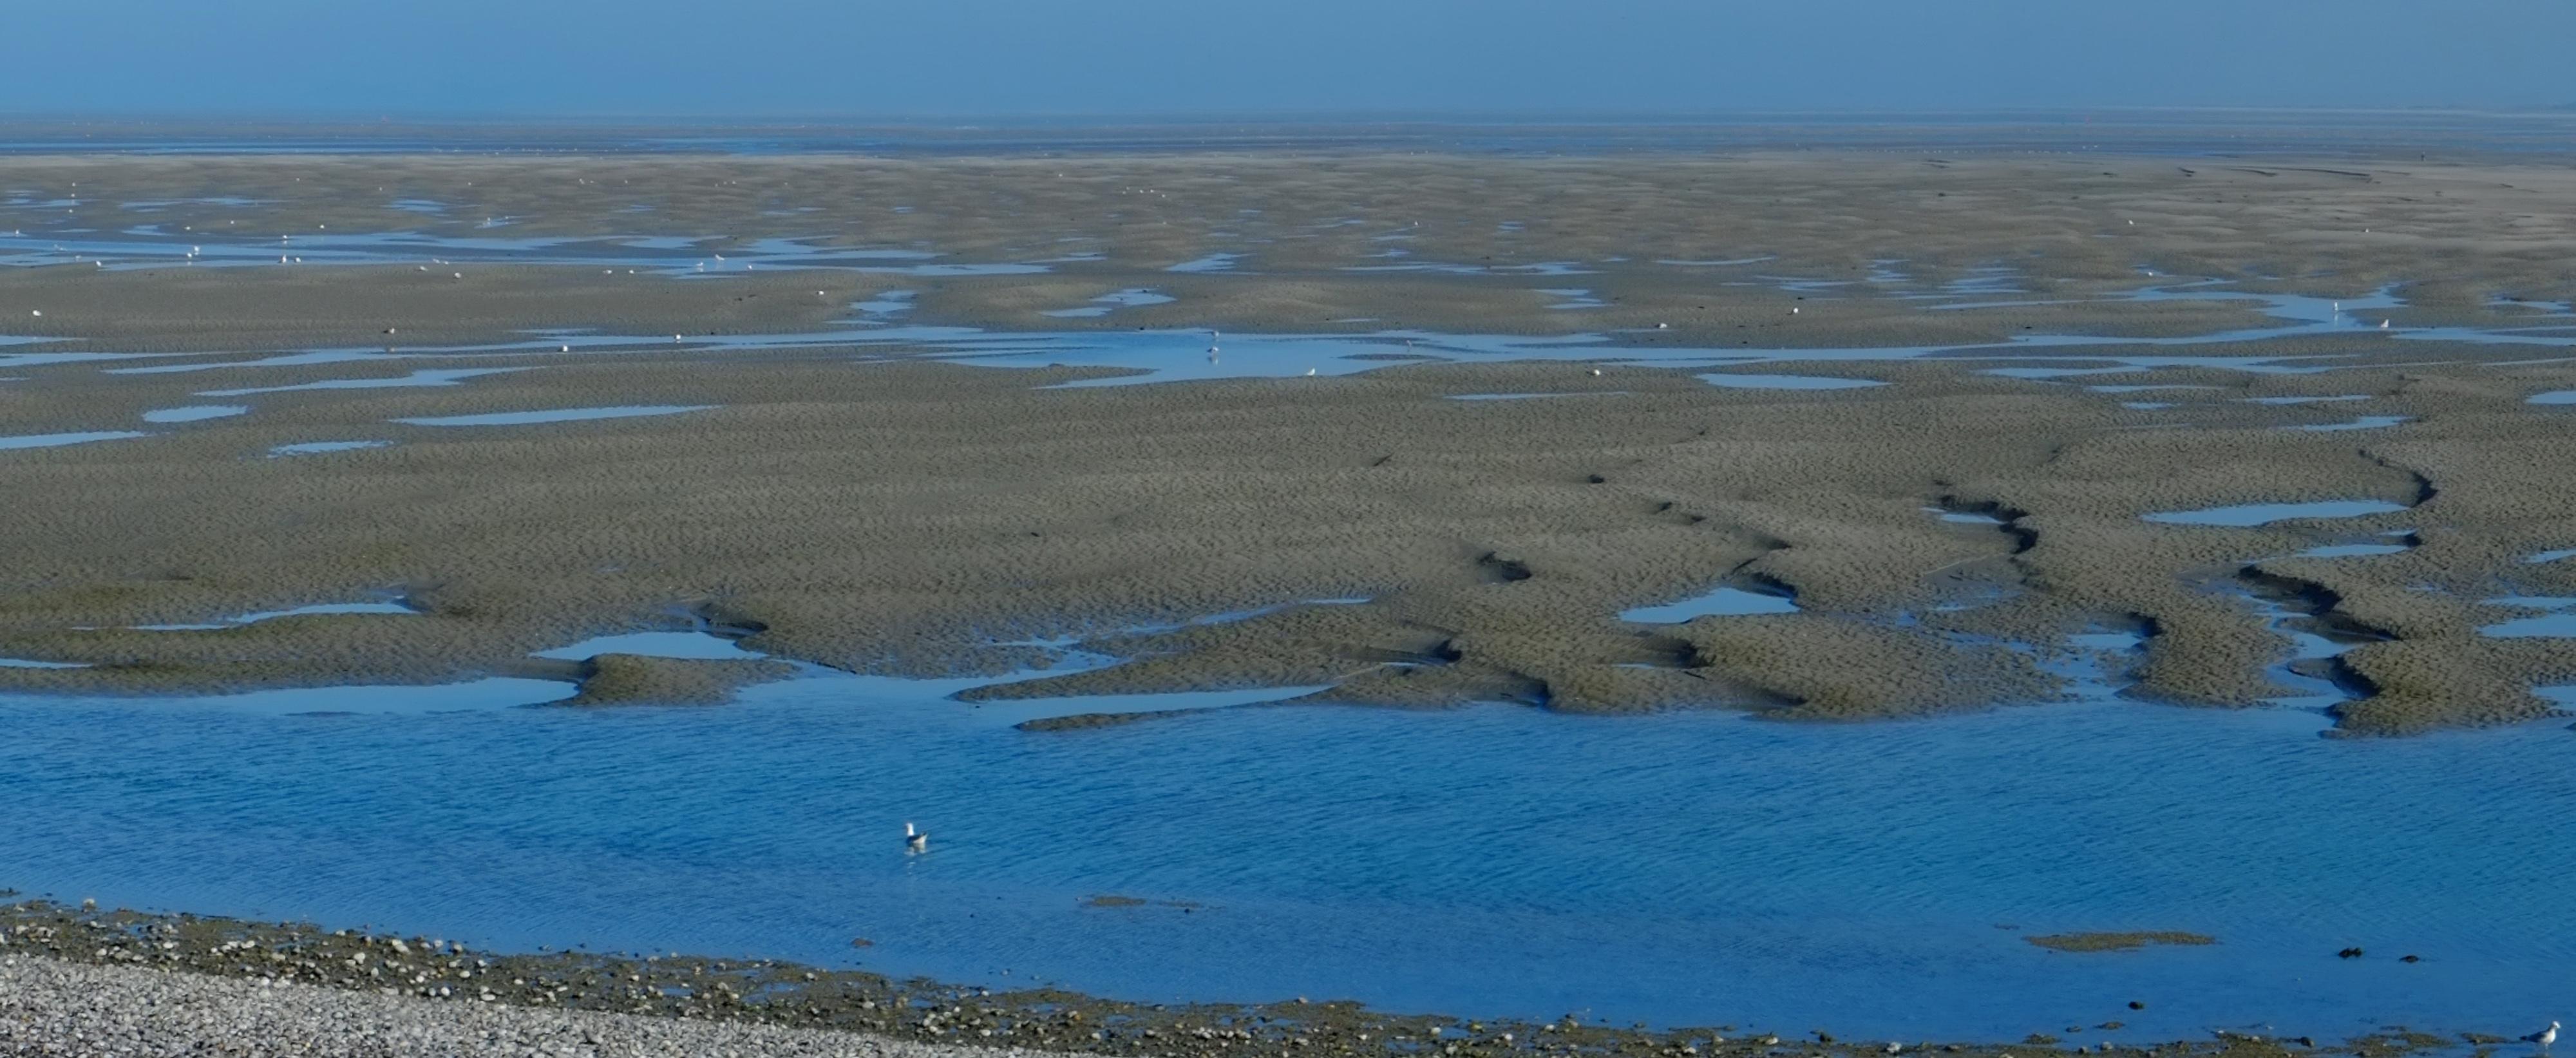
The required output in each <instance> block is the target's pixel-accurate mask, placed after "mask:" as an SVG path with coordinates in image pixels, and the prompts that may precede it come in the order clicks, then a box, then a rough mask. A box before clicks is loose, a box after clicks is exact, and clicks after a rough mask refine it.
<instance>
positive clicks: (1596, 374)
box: [1592, 367, 1601, 378]
mask: <svg viewBox="0 0 2576 1058" xmlns="http://www.w3.org/2000/svg"><path fill="white" fill-rule="evenodd" d="M1592 377H1594V378H1599V377H1601V369H1600V368H1597V367H1596V368H1593V369H1592Z"/></svg>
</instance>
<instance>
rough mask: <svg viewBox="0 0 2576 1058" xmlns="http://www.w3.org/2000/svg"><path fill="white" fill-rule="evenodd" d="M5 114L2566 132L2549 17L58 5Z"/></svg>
mask: <svg viewBox="0 0 2576 1058" xmlns="http://www.w3.org/2000/svg"><path fill="white" fill-rule="evenodd" d="M10 7H11V8H13V10H11V11H10V14H9V18H8V19H7V22H8V24H9V32H10V35H11V37H12V38H13V40H12V43H11V46H10V47H9V48H8V52H7V55H6V58H5V61H4V62H0V109H5V110H8V111H12V112H17V113H71V114H83V113H87V114H208V113H213V114H234V115H283V116H293V115H311V116H325V115H327V116H369V117H372V116H376V115H379V114H382V115H393V116H405V117H431V116H476V115H516V116H654V115H662V116H720V115H778V116H850V117H903V116H922V117H951V116H993V117H1005V116H1034V115H1157V114H1280V113H1465V112H1476V113H1522V114H1571V113H1586V112H1589V113H1612V112H1616V113H1706V112H1719V111H1741V110H1885V109H1903V110H1956V109H1996V108H2021V107H2052V108H2086V107H2107V106H2300V107H2392V106H2470V107H2521V106H2555V105H2564V104H2570V103H2576V76H2570V75H2569V74H2568V73H2566V70H2568V69H2569V68H2570V67H2571V65H2576V63H2571V62H2570V60H2569V58H2568V53H2567V51H2566V49H2567V47H2568V42H2569V41H2570V40H2576V3H2571V2H2568V0H2438V2H2437V0H2334V2H2325V0H2132V2H2128V3H2108V2H2097V0H1748V2H1724V0H1701V2H1681V0H1587V2H1574V0H1081V2H1073V0H921V2H910V3H891V2H870V0H840V2H826V0H438V2H434V3H433V2H425V0H54V2H39V0H26V2H23V3H18V4H12V5H10Z"/></svg>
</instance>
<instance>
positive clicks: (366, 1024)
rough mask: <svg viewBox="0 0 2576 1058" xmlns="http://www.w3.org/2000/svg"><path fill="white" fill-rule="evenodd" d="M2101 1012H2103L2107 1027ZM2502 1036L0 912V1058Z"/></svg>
mask: <svg viewBox="0 0 2576 1058" xmlns="http://www.w3.org/2000/svg"><path fill="white" fill-rule="evenodd" d="M2116 1027H2117V1023H2109V1024H2106V1025H2105V1026H2101V1028H2104V1029H2116ZM2497 1042H2501V1041H2500V1038H2498V1037H2492V1036H2485V1035H2480V1034H2475V1033H2469V1034H2463V1035H2461V1036H2459V1037H2456V1038H2452V1037H2443V1036H2434V1035H2429V1034H2425V1033H2421V1032H2411V1031H2407V1030H2403V1029H2386V1030H2382V1031H2381V1032H2379V1033H2375V1034H2371V1035H2366V1036H2357V1037H2354V1038H2352V1039H2349V1040H2345V1041H2341V1042H2340V1043H2336V1042H2330V1041H2324V1040H2319V1039H2315V1038H2312V1037H2290V1038H2265V1037H2259V1036H2253V1035H2244V1034H2237V1033H2227V1032H2219V1033H2214V1034H2213V1038H2212V1039H2209V1040H2175V1041H2168V1042H2161V1043H2151V1044H2127V1045H2117V1044H2111V1043H2103V1044H2100V1045H2098V1046H2087V1045H2084V1044H2082V1043H2080V1042H2078V1041H2075V1040H2063V1041H2061V1040H2060V1039H2058V1038H2056V1037H2054V1036H2043V1035H2033V1036H2031V1037H2028V1038H2026V1039H2024V1040H2022V1041H2020V1042H2018V1043H1991V1042H1989V1043H1958V1042H1953V1043H1934V1042H1924V1041H1902V1040H1900V1041H1892V1042H1891V1041H1885V1040H1875V1039H1871V1040H1849V1039H1838V1038H1836V1037H1835V1036H1834V1035H1833V1034H1832V1033H1831V1032H1830V1031H1827V1030H1817V1031H1813V1032H1810V1033H1808V1034H1806V1035H1804V1036H1799V1037H1782V1036H1779V1035H1776V1034H1773V1033H1771V1032H1768V1031H1758V1030H1757V1031H1748V1032H1743V1033H1741V1034H1739V1033H1738V1032H1737V1030H1736V1028H1735V1027H1734V1026H1732V1025H1721V1026H1714V1027H1671V1028H1663V1029H1654V1030H1648V1029H1642V1028H1614V1027H1610V1026H1608V1025H1605V1024H1585V1023H1581V1022H1578V1021H1577V1020H1575V1018H1574V1016H1573V1015H1571V1014H1569V1015H1567V1016H1566V1018H1565V1019H1563V1020H1561V1021H1556V1022H1526V1021H1514V1020H1468V1019H1463V1018H1452V1017H1444V1016H1437V1015H1405V1014H1388V1013H1381V1012H1376V1011H1371V1010H1368V1009H1366V1008H1364V1007H1362V1006H1360V1005H1359V1004H1356V1003H1351V1002H1344V1001H1325V1002H1308V1001H1306V999H1305V998H1303V997H1300V998H1298V999H1295V1000H1292V1001H1288V1002H1281V1003H1272V1004H1266V1005H1257V1006H1256V1005H1236V1004H1186V1005H1179V1004H1152V1003H1134V1002H1125V1001H1119V1000H1106V999H1098V998H1094V997H1089V996H1084V995H1081V994H1078V993H1073V992H1066V991H1061V990H1054V989H1039V990H1030V991H1019V992H994V991H992V990H990V989H986V988H982V987H976V986H961V985H944V984H939V983H936V982H932V981H928V980H923V979H914V980H910V981H902V982H897V981H893V980H891V979H889V978H886V977H883V976H880V975H877V974H872V973H866V972H863V971H831V970H821V969H814V968H809V967H805V966H802V965H799V964H795V963H786V962H776V961H770V960H748V961H746V960H739V959H715V958H707V957H699V956H688V955H680V954H676V953H674V954H671V955H667V956H641V957H633V956H618V955H607V954H596V953H587V952H580V953H565V952H555V953H543V954H537V955H528V954H501V953H492V952H484V951H476V950H469V949H468V948H466V947H465V946H463V945H460V944H455V943H452V942H446V941H441V940H437V939H433V938H426V937H394V936H390V935H376V934H368V933H363V932H359V931H353V930H333V931H325V930H322V929H320V928H319V927H316V926H310V925H298V924H293V923H277V924H271V923H266V922H251V921H245V920H238V919H228V918H215V917H202V916H194V915H184V914H181V915H156V914H144V913H139V912H133V911H126V910H105V911H102V910H98V909H95V908H91V907H86V906H84V907H72V906H69V905H64V904H59V903H54V902H51V901H44V900H22V901H20V902H17V903H13V904H8V905H0V1054H9V1055H18V1054H75V1053H77V1054H88V1053H111V1052H112V1053H183V1052H184V1053H199V1052H200V1051H202V1050H203V1049H204V1048H205V1047H206V1046H207V1045H209V1044H210V1043H211V1044H215V1045H218V1046H219V1049H220V1050H221V1051H222V1053H227V1054H287V1053H292V1054H321V1055H337V1054H352V1055H355V1054H385V1053H431V1052H435V1053H442V1054H477V1055H479V1054H508V1055H525V1054H550V1055H551V1054H581V1055H630V1054H633V1055H641V1054H745V1055H768V1054H799V1055H805V1054H820V1055H872V1056H876V1055H892V1056H899V1058H934V1056H952V1055H958V1054H961V1053H967V1052H971V1053H974V1054H979V1055H987V1054H996V1053H1004V1054H1051V1053H1078V1054H1111V1055H1190V1056H1239V1058H1268V1056H1272V1055H1312V1054H1318V1053H1332V1054H1340V1055H1352V1054H1372V1053H1377V1054H1390V1055H1424V1054H1439V1055H1443V1056H1455V1055H1519V1054H1547V1055H1578V1054H1581V1055H1640V1056H1642V1055H1659V1056H1668V1058H1670V1056H1679V1058H1697V1056H1701V1055H1708V1056H1712V1058H1720V1056H1722V1058H1780V1056H1789V1055H1804V1056H1808V1058H1827V1056H1832V1058H1858V1056H1860V1055H1887V1054H1901V1053H1909V1052H1913V1051H1918V1050H1929V1051H1937V1052H1939V1053H1942V1054H1955V1055H1966V1056H2007V1055H2009V1054H2012V1053H2015V1052H2019V1053H2025V1054H2027V1053H2031V1052H2033V1051H2040V1052H2054V1053H2069V1052H2071V1053H2077V1054H2086V1053H2100V1054H2104V1055H2112V1054H2119V1055H2155V1056H2158V1058H2187V1056H2203V1055H2207V1056H2225V1058H2273V1056H2287V1055H2298V1054H2308V1053H2323V1052H2325V1051H2330V1050H2338V1049H2339V1050H2341V1051H2347V1052H2350V1053H2352V1054H2354V1055H2356V1056H2358V1058H2395V1056H2399V1055H2407V1054H2415V1053H2422V1052H2430V1051H2435V1050H2447V1049H2452V1048H2455V1047H2457V1046H2458V1045H2459V1044H2461V1043H2466V1044H2469V1045H2472V1046H2476V1047H2479V1048H2481V1050H2480V1051H2479V1053H2481V1054H2483V1053H2485V1051H2484V1050H2483V1048H2485V1047H2487V1046H2488V1045H2491V1044H2494V1043H2497Z"/></svg>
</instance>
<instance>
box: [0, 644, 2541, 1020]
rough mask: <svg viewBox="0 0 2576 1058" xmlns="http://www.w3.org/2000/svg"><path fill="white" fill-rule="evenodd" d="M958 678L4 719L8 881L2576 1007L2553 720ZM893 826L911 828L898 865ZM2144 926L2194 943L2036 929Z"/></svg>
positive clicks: (1560, 1004) (179, 896) (1501, 986)
mask: <svg viewBox="0 0 2576 1058" xmlns="http://www.w3.org/2000/svg"><path fill="white" fill-rule="evenodd" d="M366 619H369V620H380V619H381V620H401V619H402V618H366ZM588 646H590V645H585V649H580V650H575V651H571V653H588V652H589V650H588V649H587V647H588ZM974 682H976V681H969V680H948V681H927V682H912V681H902V680H890V679H883V678H865V677H851V676H837V675H836V676H819V677H811V678H803V679H795V680H790V681H787V682H783V683H776V684H770V685H766V686H760V687H755V688H752V689H750V690H748V691H746V692H745V693H744V694H743V695H742V696H741V698H740V699H739V700H738V701H736V702H734V703H732V704H729V705H723V706H714V707H694V708H652V707H632V708H623V709H610V710H585V709H563V708H543V707H533V708H532V707H520V705H521V703H528V702H543V701H548V700H552V699H559V698H561V697H563V696H565V695H566V694H568V693H569V687H568V686H566V685H563V684H553V683H547V682H545V681H534V680H483V681H478V682H475V683H470V684H466V685H462V686H460V687H457V688H429V689H422V688H377V689H344V690H328V689H324V690H302V691H292V692H271V694H269V695H235V696H230V697H224V698H210V699H139V700H115V701H107V700H71V699H60V698H40V697H26V696H15V697H0V833H6V834H8V835H9V840H8V841H7V842H5V843H0V883H5V884H9V885H14V886H16V887H18V888H20V889H23V890H27V891H29V892H36V893H50V894H53V895H55V896H58V897H61V898H64V899H78V898H81V897H96V898H98V899H100V900H101V901H102V902H104V903H108V904H121V905H133V906H143V907H157V908H171V909H186V910H193V911H200V912H211V913H230V914H237V915H246V916H252V917H258V918H289V917H293V918H311V919H315V920H318V921H321V922H323V923H325V924H329V925H357V924H362V923H363V924H371V925H374V926H377V927H381V928H392V929H401V930H405V931H411V932H419V933H426V934H433V935H438V936H444V937H449V938H455V939H461V940H466V941H469V942H472V943H475V944H478V945H484V946H495V947H501V948H513V949H533V948H535V947H537V946H539V945H555V946H567V945H576V944H586V945H588V946H590V947H591V948H593V949H622V950H679V951H688V952H700V953H708V954H717V955H724V954H741V955H749V954H761V955H769V956H781V957H788V958H794V959H800V960H806V961H810V962H814V963H821V964H827V965H834V966H860V967H867V968H872V969H876V970H880V971H884V972H889V973H896V974H915V973H918V974H928V975H932V976H936V977H939V978H943V979H949V980H958V981H980V982H988V983H991V984H994V985H1013V984H1030V983H1036V982H1054V983H1061V984H1064V985H1069V986H1072V987H1076V988H1081V989H1085V990H1090V991H1093V992H1097V993H1104V994H1111V995H1117V996H1126V997H1137V998H1147V999H1174V1000H1177V999H1225V1000H1269V999H1282V998H1288V997H1293V996H1300V995H1303V996H1307V997H1310V998H1316V999H1321V998H1324V997H1348V998H1357V999H1362V1000H1365V1001H1368V1002H1370V1003H1372V1004H1375V1005H1378V1006H1380V1007H1383V1008H1388V1009H1396V1010H1438V1011H1447V1012H1452V1013H1463V1014H1472V1015H1486V1016H1492V1015H1527V1016H1532V1017H1554V1016H1557V1015H1560V1014H1563V1013H1565V1012H1568V1011H1573V1012H1577V1013H1580V1014H1582V1015H1584V1016H1586V1017H1594V1016H1597V1017H1603V1018H1608V1019H1610V1020H1612V1021H1614V1022H1621V1023H1624V1022H1626V1021H1628V1020H1631V1019H1638V1020H1647V1021H1651V1022H1655V1023H1658V1024H1734V1025H1738V1026H1747V1027H1750V1026H1759V1027H1762V1028H1764V1029H1766V1030H1769V1031H1778V1032H1780V1033H1782V1034H1783V1035H1789V1034H1793V1033H1798V1032H1803V1031H1805V1030H1807V1029H1810V1028H1817V1027H1828V1028H1832V1029H1834V1030H1836V1031H1840V1032H1845V1033H1863V1034H1877V1035H1886V1034H1893V1033H1903V1034H1905V1036H1906V1038H1908V1039H1913V1038H1925V1037H1929V1038H1988V1039H2018V1038H2020V1037H2021V1036H2022V1035H2023V1034H2025V1033H2029V1032H2033V1031H2047V1032H2062V1031H2063V1030H2064V1029H2065V1027H2066V1026H2068V1025H2076V1024H2082V1025H2094V1024H2099V1023H2101V1022H2104V1021H2109V1020H2119V1021H2122V1022H2125V1023H2126V1024H2127V1025H2128V1026H2129V1027H2128V1028H2126V1029H2123V1030H2119V1031H2116V1032H2103V1031H2098V1030H2088V1031H2087V1032H2086V1033H2085V1034H2084V1035H2083V1036H2081V1037H2079V1038H2078V1040H2090V1039H2092V1038H2093V1037H2096V1036H2099V1037H2101V1038H2104V1039H2120V1040H2132V1041H2134V1040H2145V1039H2153V1038H2171V1037H2175V1036H2178V1035H2196V1034H2197V1033H2199V1032H2201V1031H2203V1030H2206V1029H2210V1028H2219V1027H2225V1028H2243V1029H2267V1028H2268V1030H2270V1031H2279V1032H2313V1033H2319V1034H2344V1033H2352V1032H2358V1031H2362V1030H2365V1029H2368V1028H2370V1027H2372V1026H2374V1025H2376V1024H2378V1023H2379V1022H2381V1021H2383V1020H2393V1021H2401V1022H2406V1023H2411V1024H2416V1025H2421V1026H2426V1027H2433V1028H2441V1029H2481V1028H2496V1027H2504V1026H2513V1025H2518V1024H2520V1023H2521V1022H2523V1021H2527V1020H2529V1018H2530V1014H2531V1012H2533V1011H2548V1010H2563V1009H2567V1008H2569V1007H2570V1006H2571V1005H2576V978H2571V977H2569V976H2568V975H2567V974H2565V973H2564V972H2563V971H2564V969H2565V967H2567V966H2569V965H2576V902H2571V901H2569V900H2568V899H2567V898H2566V897H2567V893H2568V889H2567V880H2568V879H2569V878H2571V877H2576V843H2571V842H2568V841H2566V840H2564V830H2563V828H2564V823H2565V821H2566V820H2568V819H2576V770H2571V769H2570V768H2568V767H2567V766H2566V764H2565V755H2566V751H2567V749H2568V747H2569V746H2570V745H2571V739H2576V736H2571V735H2570V734H2569V733H2568V732H2567V731H2566V730H2564V725H2563V724H2562V723H2558V722H2550V723H2543V724H2535V725H2528V726H2524V727H2518V728H2511V729H2504V730H2494V731H2482V732H2469V733H2448V734H2438V735H2433V736H2429V737H2423V738H2413V739H2402V740H2347V739H2326V738H2319V737H2317V735H2318V733H2319V731H2320V729H2321V727H2322V725H2323V720H2322V719H2321V718H2320V717H2319V716H2318V715H2317V714H2315V713H2313V712H2309V711H2305V710H2295V709H2257V710H2245V711H2234V710H2216V711H2204V710H2190V709H2182V708H2175V707H2166V706H2158V705H2149V704H2141V703H2134V702H2127V701H2122V700H2117V699H2113V698H2110V697H2108V696H2107V695H2105V694H2101V693H2097V694H2095V695H2094V696H2092V697H2090V698H2088V699H2085V700H2079V701H2074V702H2065V703H2059V704H2053V705H2045V706H2033V707H2023V708H2008V709H2002V710H1997V711H1994V712H1990V713H1984V714H1979V715H1971V716H1964V717H1952V718H1946V719H1934V720H1916V721H1897V722H1887V723H1873V724H1859V725H1818V726H1811V725H1793V724H1782V723H1773V722H1765V721H1760V720H1754V719H1748V718H1745V717H1743V716H1740V715H1737V714H1732V713H1722V712H1707V713H1693V712H1685V713H1667V714H1658V715H1651V716H1636V717H1578V716H1563V715H1556V714H1550V713H1545V712H1541V711H1536V710H1531V709H1527V708H1522V707H1507V706H1480V707H1467V708H1458V709H1452V710H1445V711H1414V710H1385V709H1373V708H1366V707H1352V706H1320V705H1294V704H1288V705H1249V706H1242V707H1237V708H1217V709H1205V710H1200V711H1184V712H1179V713H1176V714H1175V715H1172V716H1167V717H1162V718H1158V719H1154V720H1150V721H1146V722H1141V723H1136V724H1131V725H1126V726H1121V727H1112V728H1106V729H1096V730H1083V731H1072V732H1030V731H1022V730H1018V729H1015V728H1014V727H1013V726H1012V725H1013V724H1014V723H1016V722H1018V721H1020V720H1024V719H1028V718H1031V717H1036V716H1045V715H1060V714H1064V713H1070V712H1082V711H1094V710H1100V711H1116V710H1123V709H1140V710H1141V709H1165V708H1173V707H1176V706H1223V705H1230V704H1235V703H1240V702H1245V701H1257V700H1259V699H1261V698H1263V697H1265V696H1267V697H1275V696H1278V695H1281V694H1293V693H1299V692H1302V691H1303V690H1304V689H1302V688H1298V689H1287V690H1282V691H1271V692H1261V691H1246V692H1235V693H1232V694H1224V693H1219V694H1214V695H1200V696H1182V697H1184V698H1187V699H1188V700H1186V701H1162V700H1160V699H1161V697H1162V696H1148V697H1144V698H1128V699H1104V700H1096V701H1086V700H1071V701H1066V700H1057V701H1051V702H1039V703H1018V704H1013V703H987V704H980V705H975V704H965V703H960V702H956V701H952V700H946V699H944V698H943V697H942V696H943V695H946V694H949V693H951V692H953V691H956V690H959V689H961V688H964V687H967V686H970V685H972V684H973V683H974ZM2100 690H2102V688H2097V691H2100ZM907 821H911V822H917V823H919V824H921V825H922V826H923V827H924V828H925V829H928V830H929V831H931V833H932V834H933V835H934V836H933V839H932V841H933V844H932V851H931V853H930V854H928V855H926V856H920V857H907V856H905V855H903V854H902V850H901V843H900V838H899V835H900V833H901V826H902V824H903V823H904V822H907ZM1097 895H1120V896H1133V897H1139V898H1142V899H1145V900H1147V901H1148V903H1146V904H1144V905H1141V906H1134V907H1098V906H1089V905H1087V904H1086V903H1085V900H1086V898H1088V897H1091V896H1097ZM2131 929H2173V930H2191V931H2197V932H2201V933H2206V934H2209V935H2211V936H2213V937H2216V938H2217V939H2218V942H2219V943H2217V944H2216V945H2214V946H2210V947H2204V948H2158V949H2150V950H2145V951H2134V952H2113V953H2102V954H2068V953H2062V952H2052V951H2047V950H2043V949H2041V948H2039V947H2036V946H2033V945H2031V944H2029V943H2027V942H2026V940H2025V938H2027V937H2030V936H2033V935H2038V934H2046V933H2056V932H2064V931H2077V930H2131ZM856 938H866V939H868V940H869V941H870V942H871V945H872V946H869V947H866V948H857V947H853V945H852V941H853V940H854V939H856ZM2346 947H2361V948H2364V949H2365V950H2366V951H2367V953H2368V954H2367V956H2366V957H2364V958H2360V959H2351V960H2346V959H2341V958H2338V957H2337V955H2336V953H2337V952H2338V951H2339V950H2340V949H2343V948H2346ZM2409 954H2411V955H2417V956H2420V957H2421V960H2422V961H2420V962H2416V963H2405V962H2401V961H2399V959H2398V957H2399V956H2400V955H2409ZM1855 997H1866V999H1865V1001H1856V999H1855ZM2132 1000H2136V1001H2140V1002H2144V1003H2146V1004H2147V1009H2146V1010H2144V1011H2133V1010H2130V1009H2128V1007H2127V1006H2126V1004H2127V1003H2128V1002H2130V1001H2132ZM2070 1042H2077V1040H2070Z"/></svg>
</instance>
